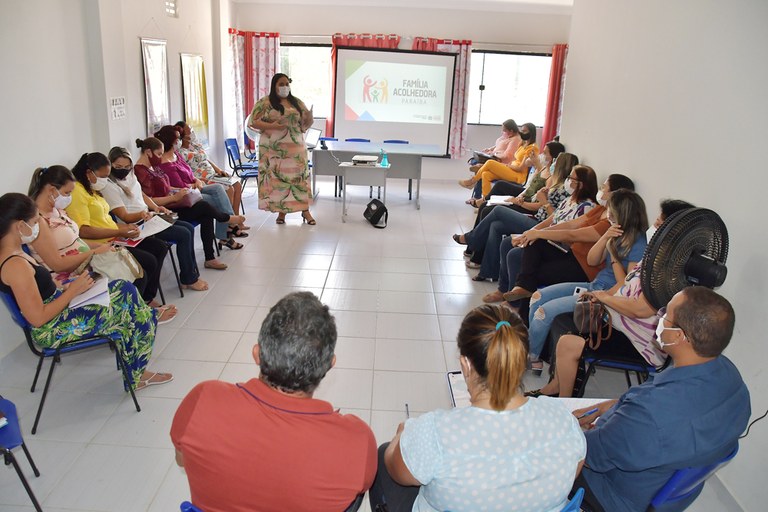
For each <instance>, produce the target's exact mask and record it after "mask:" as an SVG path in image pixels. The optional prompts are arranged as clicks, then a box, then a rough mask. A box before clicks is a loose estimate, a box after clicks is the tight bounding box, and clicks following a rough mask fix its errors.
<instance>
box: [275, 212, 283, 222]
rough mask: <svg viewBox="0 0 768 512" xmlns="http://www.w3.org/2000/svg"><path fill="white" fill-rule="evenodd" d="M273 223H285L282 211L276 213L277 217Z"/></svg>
mask: <svg viewBox="0 0 768 512" xmlns="http://www.w3.org/2000/svg"><path fill="white" fill-rule="evenodd" d="M275 224H285V214H284V213H278V214H277V219H276V220H275Z"/></svg>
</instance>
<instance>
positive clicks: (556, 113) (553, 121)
mask: <svg viewBox="0 0 768 512" xmlns="http://www.w3.org/2000/svg"><path fill="white" fill-rule="evenodd" d="M567 57H568V45H567V44H556V45H555V46H553V47H552V67H551V68H550V71H549V91H548V92H547V111H546V115H545V116H544V129H543V130H542V132H541V146H543V145H544V144H546V143H547V142H549V141H551V140H552V139H554V138H555V136H556V135H557V132H558V130H559V129H560V111H561V109H562V105H563V85H564V83H565V61H566V59H567Z"/></svg>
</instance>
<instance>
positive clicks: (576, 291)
mask: <svg viewBox="0 0 768 512" xmlns="http://www.w3.org/2000/svg"><path fill="white" fill-rule="evenodd" d="M588 291H589V290H587V289H586V288H582V287H581V286H577V287H576V288H574V289H573V294H574V295H575V296H577V297H578V296H579V295H581V294H582V293H585V292H588Z"/></svg>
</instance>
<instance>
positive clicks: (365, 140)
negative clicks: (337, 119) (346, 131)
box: [344, 138, 371, 142]
mask: <svg viewBox="0 0 768 512" xmlns="http://www.w3.org/2000/svg"><path fill="white" fill-rule="evenodd" d="M344 142H371V139H355V138H352V139H344Z"/></svg>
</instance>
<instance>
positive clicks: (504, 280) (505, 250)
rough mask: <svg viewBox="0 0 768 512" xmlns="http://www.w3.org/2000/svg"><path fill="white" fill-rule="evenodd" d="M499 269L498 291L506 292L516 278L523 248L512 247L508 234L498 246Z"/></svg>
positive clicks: (521, 260) (521, 262)
mask: <svg viewBox="0 0 768 512" xmlns="http://www.w3.org/2000/svg"><path fill="white" fill-rule="evenodd" d="M499 256H500V261H501V270H499V291H501V292H508V291H509V290H511V289H512V286H511V285H513V284H514V283H515V281H516V280H517V274H518V272H520V267H521V266H522V264H523V248H522V247H512V237H511V236H508V237H506V238H504V239H503V240H502V241H501V245H500V246H499Z"/></svg>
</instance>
